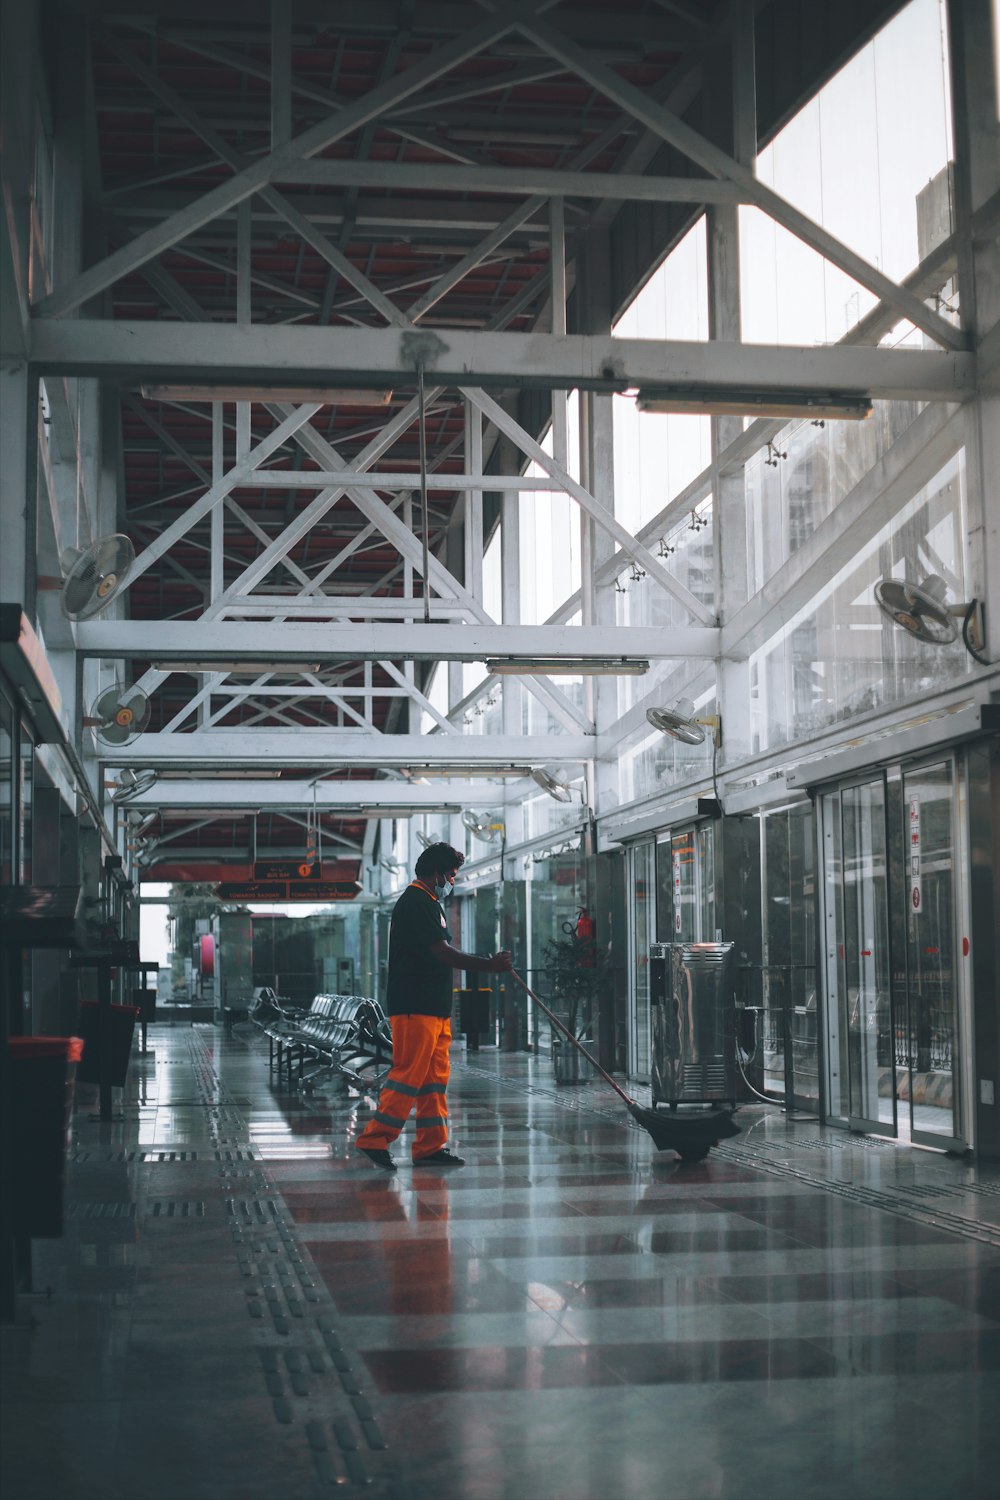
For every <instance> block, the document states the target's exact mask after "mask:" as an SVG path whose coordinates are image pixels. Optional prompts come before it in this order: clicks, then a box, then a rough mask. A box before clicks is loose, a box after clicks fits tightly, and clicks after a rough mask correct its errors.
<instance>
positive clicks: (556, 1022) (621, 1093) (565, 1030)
mask: <svg viewBox="0 0 1000 1500" xmlns="http://www.w3.org/2000/svg"><path fill="white" fill-rule="evenodd" d="M510 972H511V975H512V976H513V978H514V979H516V980H517V982H518V984H519V985H520V986H521V988H522V990H524V993H525V994H526V995H527V996H529V998H530V999H532V1000H534V1002H535V1004H536V1005H537V1006H538V1009H539V1010H541V1011H544V1012H545V1014H546V1015H547V1016H548V1018H549V1020H550V1021H551V1022H552V1025H553V1026H554V1027H555V1028H556V1030H557V1031H561V1032H562V1034H563V1036H564V1037H565V1038H566V1040H567V1041H568V1042H572V1043H573V1046H574V1047H575V1048H576V1050H577V1052H580V1053H582V1054H583V1056H584V1057H585V1058H586V1059H587V1061H588V1062H589V1063H590V1064H591V1065H592V1066H593V1067H595V1068H596V1069H597V1071H598V1073H600V1075H601V1077H602V1078H603V1079H604V1081H605V1083H610V1085H611V1087H612V1088H613V1089H614V1091H615V1093H616V1094H617V1095H618V1097H619V1098H620V1099H624V1101H625V1103H626V1104H629V1105H630V1104H632V1102H633V1101H632V1100H631V1099H630V1098H629V1096H628V1094H626V1092H625V1090H624V1089H623V1088H622V1087H621V1086H620V1084H617V1083H616V1082H615V1080H614V1079H613V1078H612V1076H611V1074H610V1073H606V1072H605V1071H604V1069H603V1068H602V1067H601V1065H600V1063H599V1062H596V1061H595V1059H594V1058H593V1057H591V1055H590V1053H589V1052H588V1051H587V1049H586V1047H585V1046H584V1045H583V1043H582V1042H581V1041H579V1040H578V1039H577V1038H576V1037H575V1036H574V1035H573V1033H572V1032H571V1031H570V1029H569V1027H568V1026H567V1025H566V1023H565V1021H560V1019H559V1017H558V1016H556V1015H553V1013H552V1011H550V1010H549V1007H548V1006H547V1005H546V1004H545V1001H544V1000H540V999H539V997H538V996H537V995H536V994H535V992H534V990H533V989H532V988H531V986H530V985H528V984H525V982H524V980H523V979H522V978H521V976H520V974H519V973H518V972H517V970H516V969H511V971H510Z"/></svg>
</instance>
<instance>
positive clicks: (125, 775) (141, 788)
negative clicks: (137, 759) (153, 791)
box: [111, 766, 156, 802]
mask: <svg viewBox="0 0 1000 1500" xmlns="http://www.w3.org/2000/svg"><path fill="white" fill-rule="evenodd" d="M111 785H114V783H111ZM155 785H156V772H155V771H133V770H132V769H131V767H129V766H126V768H125V770H124V771H122V773H121V775H120V776H119V778H118V785H117V786H116V787H115V789H114V791H113V792H112V793H111V800H112V802H128V801H129V800H130V799H131V798H132V797H138V796H140V795H141V793H143V792H148V791H149V790H150V788H151V787H154V786H155Z"/></svg>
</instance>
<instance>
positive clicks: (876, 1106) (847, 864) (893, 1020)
mask: <svg viewBox="0 0 1000 1500" xmlns="http://www.w3.org/2000/svg"><path fill="white" fill-rule="evenodd" d="M820 817H821V837H822V842H823V904H824V911H823V923H824V985H825V991H826V1021H827V1057H826V1085H827V1101H828V1117H829V1118H833V1119H842V1120H844V1121H845V1122H846V1123H848V1124H849V1125H850V1127H851V1129H852V1130H862V1131H865V1132H867V1133H869V1134H872V1135H889V1136H896V1135H900V1136H902V1137H903V1138H905V1139H909V1140H912V1141H913V1142H914V1143H916V1144H920V1145H932V1146H938V1147H940V1148H942V1149H944V1150H962V1149H964V1142H963V1141H962V1139H961V1124H960V1121H961V1114H960V1102H961V1101H960V1099H959V1067H958V1059H959V1057H960V1050H959V1041H958V973H957V942H956V936H955V934H956V932H957V912H958V901H957V895H958V891H957V886H958V882H957V879H956V851H955V829H956V816H955V768H954V763H953V761H952V760H951V759H948V760H944V761H939V762H936V763H932V764H929V765H921V766H903V765H896V766H894V767H890V768H889V770H888V772H887V773H886V775H882V774H881V773H880V774H879V775H878V776H874V777H871V778H869V779H867V780H865V781H861V782H857V783H855V784H852V785H851V784H849V785H845V786H843V787H840V788H838V789H837V790H835V791H831V792H828V793H826V794H825V795H824V796H823V797H822V798H821V799H820Z"/></svg>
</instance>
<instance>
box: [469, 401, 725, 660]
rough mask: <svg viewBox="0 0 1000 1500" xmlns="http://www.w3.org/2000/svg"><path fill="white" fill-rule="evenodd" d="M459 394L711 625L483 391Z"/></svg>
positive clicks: (706, 612)
mask: <svg viewBox="0 0 1000 1500" xmlns="http://www.w3.org/2000/svg"><path fill="white" fill-rule="evenodd" d="M462 394H463V396H466V397H467V398H468V399H469V400H470V401H472V402H474V403H475V405H476V406H478V407H479V408H480V410H481V411H482V412H483V413H484V414H485V415H486V416H487V417H488V418H489V419H490V421H491V422H493V423H495V425H496V426H497V427H498V428H499V429H500V431H501V432H504V433H506V434H507V436H508V437H509V438H511V440H512V441H513V442H515V443H516V444H517V445H518V447H519V448H520V449H521V451H522V452H523V453H524V454H525V455H526V456H527V457H528V458H532V459H534V461H535V462H536V463H537V464H539V465H540V466H541V467H542V468H543V469H544V470H545V471H546V473H547V474H549V475H551V476H552V478H553V479H555V480H557V481H558V483H559V488H560V489H563V490H565V491H566V493H567V494H568V495H570V496H571V497H572V498H573V499H574V500H575V501H576V502H577V504H578V505H580V507H581V508H582V509H583V510H584V511H585V512H586V513H587V515H588V516H590V518H591V520H593V521H594V522H596V524H597V525H598V526H599V527H600V528H601V530H602V531H604V532H606V533H607V534H608V535H609V536H612V537H614V539H615V541H616V542H617V543H618V545H619V547H621V548H622V550H623V551H624V552H625V553H626V554H627V555H628V556H629V557H631V558H632V559H633V560H634V561H635V562H637V563H638V564H639V565H640V566H641V567H642V568H644V569H645V571H646V572H647V573H648V574H649V576H650V577H651V578H654V579H655V580H656V582H657V583H658V584H659V585H660V586H661V588H664V589H666V590H667V592H668V593H670V594H672V595H673V596H674V598H675V599H677V600H678V602H679V603H680V604H683V605H684V607H685V608H686V609H687V611H688V613H689V614H690V615H692V616H693V617H694V619H696V620H699V621H700V622H701V623H702V624H703V625H706V626H711V625H713V624H714V617H713V614H712V611H711V610H710V609H706V607H705V606H704V605H703V604H702V603H701V601H700V600H699V599H696V598H695V596H694V595H693V594H692V593H691V591H690V589H688V588H686V587H685V586H684V584H682V583H681V582H679V580H678V579H676V578H674V577H672V575H671V574H670V573H668V572H667V570H666V568H664V567H663V565H662V564H661V563H660V562H658V561H657V559H656V558H655V557H654V556H653V554H652V553H651V552H650V551H649V549H648V548H647V547H645V546H643V544H642V543H641V542H638V541H636V539H635V537H634V536H632V535H631V534H630V533H629V532H628V531H626V529H625V527H624V526H623V525H622V524H621V522H620V521H618V520H616V519H615V517H614V515H613V514H612V513H611V512H610V511H609V510H608V509H607V508H606V507H605V506H603V505H602V504H601V503H600V501H598V500H595V499H594V496H593V495H591V493H590V491H589V490H586V489H584V487H583V485H582V484H577V482H576V480H575V479H574V478H573V477H572V475H570V474H568V473H567V471H566V470H565V469H564V468H563V467H562V465H561V464H559V463H557V462H556V461H555V459H553V458H550V457H549V455H548V454H547V453H546V452H545V450H544V448H543V447H542V446H541V444H540V443H536V442H535V440H534V439H533V438H532V437H531V435H530V434H529V433H527V432H525V430H524V428H523V427H521V426H520V425H519V424H518V423H517V422H515V420H514V418H513V417H511V416H510V415H509V414H508V413H507V412H505V411H504V409H503V407H502V406H500V405H499V404H498V403H497V402H496V401H494V400H493V398H492V397H491V396H488V395H487V394H486V392H485V391H477V390H474V389H472V388H471V387H463V388H462ZM616 638H617V633H616Z"/></svg>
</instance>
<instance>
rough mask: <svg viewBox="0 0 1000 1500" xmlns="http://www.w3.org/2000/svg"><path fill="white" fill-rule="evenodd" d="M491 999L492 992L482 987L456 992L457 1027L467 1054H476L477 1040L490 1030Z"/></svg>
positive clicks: (477, 1049)
mask: <svg viewBox="0 0 1000 1500" xmlns="http://www.w3.org/2000/svg"><path fill="white" fill-rule="evenodd" d="M491 998H492V991H490V990H489V989H487V988H484V987H480V988H479V989H477V990H473V989H462V990H459V991H458V1027H459V1030H460V1031H461V1033H462V1035H463V1036H464V1037H465V1044H466V1050H467V1051H468V1052H478V1051H479V1038H480V1037H481V1036H482V1035H484V1034H486V1033H488V1032H489V1030H490V1000H491Z"/></svg>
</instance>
